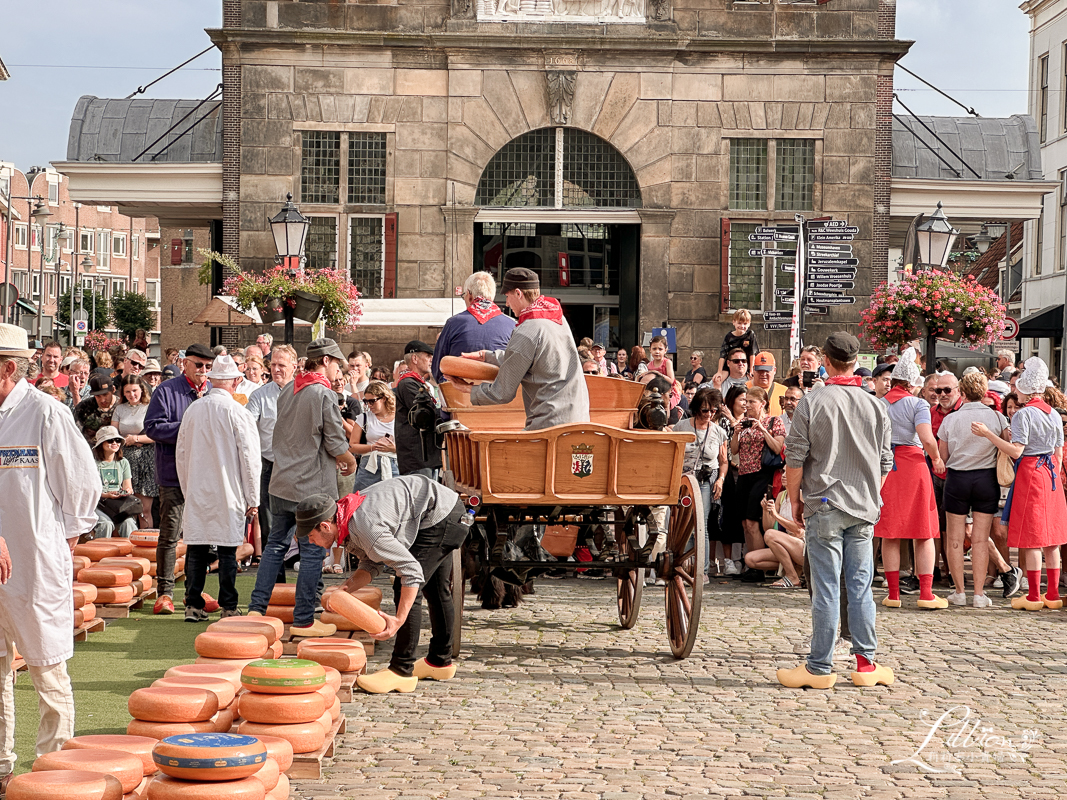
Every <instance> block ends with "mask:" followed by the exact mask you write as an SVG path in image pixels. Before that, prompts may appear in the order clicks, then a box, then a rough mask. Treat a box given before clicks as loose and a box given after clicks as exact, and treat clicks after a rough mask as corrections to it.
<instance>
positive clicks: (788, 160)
mask: <svg viewBox="0 0 1067 800" xmlns="http://www.w3.org/2000/svg"><path fill="white" fill-rule="evenodd" d="M774 159H775V180H774V185H775V203H774V205H775V208H777V209H779V210H783V211H811V210H812V202H813V198H814V192H815V140H814V139H781V140H779V141H777V142H775V151H774Z"/></svg>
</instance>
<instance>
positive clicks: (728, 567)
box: [722, 558, 741, 576]
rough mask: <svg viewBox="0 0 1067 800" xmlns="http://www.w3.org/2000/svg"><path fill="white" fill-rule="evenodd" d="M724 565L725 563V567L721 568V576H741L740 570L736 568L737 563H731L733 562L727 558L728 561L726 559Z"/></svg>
mask: <svg viewBox="0 0 1067 800" xmlns="http://www.w3.org/2000/svg"><path fill="white" fill-rule="evenodd" d="M724 563H725V566H724V567H723V568H722V574H723V575H729V576H734V575H740V574H741V570H740V568H739V567H738V566H737V562H736V561H733V560H731V559H729V558H728V559H726V561H725V562H724Z"/></svg>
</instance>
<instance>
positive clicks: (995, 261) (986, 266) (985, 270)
mask: <svg viewBox="0 0 1067 800" xmlns="http://www.w3.org/2000/svg"><path fill="white" fill-rule="evenodd" d="M1022 246H1023V222H1022V221H1021V220H1020V221H1019V222H1013V223H1012V224H1011V252H1012V260H1013V261H1014V260H1015V259H1014V255H1015V253H1017V252H1018V251H1019V248H1020V247H1022ZM1007 248H1008V242H1007V236H1001V237H999V238H998V239H995V240H994V241H993V242H992V243H991V244H990V245H989V249H988V250H986V251H985V252H984V253H983V254H982V255H981V256H979V258H978V260H977V261H975V262H974V263H973V264H971V268H970V269H969V270H967V274H968V275H973V276H974V277H975V278H976V279H977V280H978V282H979V283H980V284H982V286H984V287H986V288H987V289H996V288H997V287H998V286H999V285H1000V262H1001V261H1003V260H1004V253H1005V251H1006V250H1007Z"/></svg>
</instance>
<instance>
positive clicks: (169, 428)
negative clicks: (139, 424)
mask: <svg viewBox="0 0 1067 800" xmlns="http://www.w3.org/2000/svg"><path fill="white" fill-rule="evenodd" d="M209 391H211V382H210V381H206V382H205V386H204V394H207V393H208V392H209ZM196 399H197V393H196V389H194V388H193V386H192V384H190V383H189V381H187V380H186V379H185V376H184V375H179V376H178V377H177V378H171V379H170V380H169V381H163V383H161V384H159V386H158V387H156V390H155V391H154V392H152V399H151V400H150V401H149V402H148V411H147V412H145V416H144V433H145V436H147V437H149V438H150V439H152V441H154V442H155V443H156V447H155V451H156V483H158V484H159V485H160V486H168V487H176V486H180V485H181V484H180V483H179V482H178V469H177V467H176V466H175V464H174V451H175V448H176V445H177V444H178V428H179V427H180V426H181V424H182V417H183V416H184V415H185V409H187V408H188V407H189V406H190V405H191V404H192V402H193V401H194V400H196Z"/></svg>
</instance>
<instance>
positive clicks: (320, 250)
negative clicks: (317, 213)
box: [304, 217, 337, 269]
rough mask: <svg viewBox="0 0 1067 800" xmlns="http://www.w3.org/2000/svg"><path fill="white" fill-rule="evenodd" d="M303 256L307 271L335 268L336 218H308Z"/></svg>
mask: <svg viewBox="0 0 1067 800" xmlns="http://www.w3.org/2000/svg"><path fill="white" fill-rule="evenodd" d="M308 219H309V221H310V222H311V225H310V226H309V227H308V235H307V239H306V240H305V241H304V254H305V255H306V256H307V268H308V269H330V268H333V267H336V266H337V218H336V217H309V218H308Z"/></svg>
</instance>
